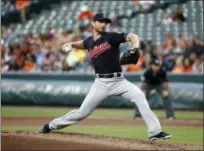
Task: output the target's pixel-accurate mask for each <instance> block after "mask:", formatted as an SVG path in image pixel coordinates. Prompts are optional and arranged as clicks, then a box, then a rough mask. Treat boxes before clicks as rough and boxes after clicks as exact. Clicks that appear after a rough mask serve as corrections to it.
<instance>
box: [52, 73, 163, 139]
mask: <svg viewBox="0 0 204 151" xmlns="http://www.w3.org/2000/svg"><path fill="white" fill-rule="evenodd" d="M109 96H120V97H122V98H124V99H126V100H129V101H131V102H134V103H135V105H136V106H137V107H138V109H139V111H140V113H141V115H142V117H143V118H144V121H145V123H146V125H147V127H148V136H149V137H151V136H153V135H156V134H158V133H160V132H161V126H160V122H159V120H158V118H157V117H156V115H155V114H154V113H153V112H152V110H151V109H150V107H149V105H148V102H147V100H146V97H145V95H144V93H143V92H142V91H141V90H140V89H139V88H138V87H137V86H136V85H134V84H132V83H130V82H129V81H128V80H126V79H125V78H124V76H123V75H122V76H121V77H114V78H98V77H97V78H96V79H95V82H94V84H93V85H92V87H91V89H90V91H89V93H88V94H87V96H86V98H85V100H84V101H83V103H82V104H81V106H80V108H79V109H77V110H72V111H70V112H69V113H67V114H65V115H64V116H62V117H59V118H56V119H54V120H52V121H51V122H50V123H49V127H50V129H51V130H56V129H61V128H65V127H67V126H69V125H72V124H76V123H78V122H79V121H81V120H83V119H85V118H86V117H88V116H89V115H90V114H91V113H92V112H93V111H94V109H95V108H96V107H97V106H99V105H100V104H101V103H102V102H103V100H104V99H106V98H107V97H109Z"/></svg>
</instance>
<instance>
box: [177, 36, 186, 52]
mask: <svg viewBox="0 0 204 151" xmlns="http://www.w3.org/2000/svg"><path fill="white" fill-rule="evenodd" d="M176 43H177V47H176V49H175V52H176V53H178V54H181V53H182V54H183V53H185V52H186V51H187V47H188V41H187V40H186V39H185V37H184V35H183V34H182V33H181V34H179V36H178V39H177V42H176Z"/></svg>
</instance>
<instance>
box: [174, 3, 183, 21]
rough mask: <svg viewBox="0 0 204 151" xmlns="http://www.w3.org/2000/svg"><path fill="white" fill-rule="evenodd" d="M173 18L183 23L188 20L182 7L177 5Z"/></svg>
mask: <svg viewBox="0 0 204 151" xmlns="http://www.w3.org/2000/svg"><path fill="white" fill-rule="evenodd" d="M173 20H174V21H175V22H177V23H181V22H184V21H186V17H185V16H184V14H183V11H182V9H181V8H179V7H177V8H176V9H175V11H174V16H173Z"/></svg>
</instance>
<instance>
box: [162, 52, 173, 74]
mask: <svg viewBox="0 0 204 151" xmlns="http://www.w3.org/2000/svg"><path fill="white" fill-rule="evenodd" d="M175 57H176V56H175V53H174V50H173V49H170V51H169V52H168V53H167V54H164V56H163V66H164V68H165V69H166V71H172V69H173V68H174V67H175V64H176V62H175Z"/></svg>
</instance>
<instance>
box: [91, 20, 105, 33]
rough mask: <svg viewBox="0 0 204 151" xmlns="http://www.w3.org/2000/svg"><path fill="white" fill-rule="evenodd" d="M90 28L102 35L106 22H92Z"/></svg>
mask: <svg viewBox="0 0 204 151" xmlns="http://www.w3.org/2000/svg"><path fill="white" fill-rule="evenodd" d="M92 26H93V28H94V29H95V30H96V31H97V32H98V33H104V32H106V28H107V22H105V21H103V20H102V21H93V22H92Z"/></svg>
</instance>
